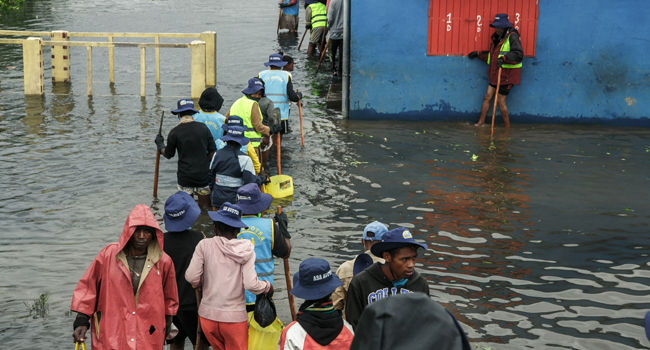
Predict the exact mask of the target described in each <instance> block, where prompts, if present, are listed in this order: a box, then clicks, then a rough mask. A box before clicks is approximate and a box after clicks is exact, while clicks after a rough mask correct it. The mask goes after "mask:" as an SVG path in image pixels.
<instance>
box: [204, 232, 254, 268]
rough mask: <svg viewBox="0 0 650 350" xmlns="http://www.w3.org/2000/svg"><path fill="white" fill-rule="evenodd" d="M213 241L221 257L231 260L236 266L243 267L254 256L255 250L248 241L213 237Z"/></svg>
mask: <svg viewBox="0 0 650 350" xmlns="http://www.w3.org/2000/svg"><path fill="white" fill-rule="evenodd" d="M213 239H214V240H215V243H216V245H217V247H219V249H220V250H221V252H222V253H223V255H225V256H227V257H229V258H231V259H232V260H234V261H236V262H237V263H238V264H242V265H244V264H245V263H246V262H247V261H248V260H250V259H251V258H252V257H253V255H254V252H255V248H254V247H253V245H252V244H250V241H249V240H245V239H226V238H223V237H219V236H217V237H214V238H213Z"/></svg>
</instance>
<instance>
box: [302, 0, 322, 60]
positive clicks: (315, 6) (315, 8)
mask: <svg viewBox="0 0 650 350" xmlns="http://www.w3.org/2000/svg"><path fill="white" fill-rule="evenodd" d="M326 26H327V10H326V8H325V5H323V4H322V3H320V2H319V1H318V0H305V30H306V29H311V36H310V37H309V46H308V47H307V56H311V55H312V54H313V53H314V48H316V47H320V46H322V44H323V42H324V41H325V28H326Z"/></svg>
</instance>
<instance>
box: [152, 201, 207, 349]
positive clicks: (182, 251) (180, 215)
mask: <svg viewBox="0 0 650 350" xmlns="http://www.w3.org/2000/svg"><path fill="white" fill-rule="evenodd" d="M199 214H201V208H199V206H198V205H197V204H196V202H195V201H194V199H192V197H191V196H190V195H189V194H187V193H185V192H183V191H178V192H176V193H175V194H173V195H172V196H171V197H169V198H167V201H166V202H165V214H164V215H163V220H164V221H165V229H166V230H167V232H165V238H164V241H165V243H167V244H166V245H165V248H164V251H165V253H167V255H169V257H170V258H172V261H173V262H174V270H175V272H176V287H177V289H178V312H177V313H176V316H174V318H173V321H174V325H176V327H177V328H178V335H176V337H174V339H173V344H172V345H171V350H183V347H184V345H185V338H190V342H192V345H195V344H196V328H197V324H198V320H199V312H198V306H197V304H196V293H195V292H194V288H192V285H191V284H190V283H189V282H187V281H186V280H185V270H187V267H188V266H189V265H190V261H191V260H192V255H194V248H196V245H197V244H199V242H200V241H201V240H202V239H203V238H205V235H204V234H203V232H201V231H195V230H192V225H194V222H195V221H196V219H198V217H199ZM206 344H207V341H204V342H203V344H202V345H203V346H202V347H199V348H200V349H205V350H207V348H208V347H207V345H206Z"/></svg>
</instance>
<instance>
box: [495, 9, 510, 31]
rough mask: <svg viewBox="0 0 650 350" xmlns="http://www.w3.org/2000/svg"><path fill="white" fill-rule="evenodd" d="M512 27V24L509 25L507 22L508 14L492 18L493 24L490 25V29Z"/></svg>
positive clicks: (500, 14)
mask: <svg viewBox="0 0 650 350" xmlns="http://www.w3.org/2000/svg"><path fill="white" fill-rule="evenodd" d="M512 26H513V24H512V23H510V21H509V20H508V14H506V13H499V14H497V15H496V16H494V22H492V23H491V24H490V27H492V28H501V29H505V28H510V27H512Z"/></svg>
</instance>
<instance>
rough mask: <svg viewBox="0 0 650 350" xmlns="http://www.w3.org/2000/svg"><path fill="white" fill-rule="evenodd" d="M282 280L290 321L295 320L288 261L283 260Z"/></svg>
mask: <svg viewBox="0 0 650 350" xmlns="http://www.w3.org/2000/svg"><path fill="white" fill-rule="evenodd" d="M280 214H282V207H281V206H279V205H278V215H280ZM284 279H285V280H286V281H287V295H288V296H289V310H291V319H292V320H294V321H295V320H296V305H295V304H294V301H293V294H291V272H290V271H289V260H287V259H284Z"/></svg>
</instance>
